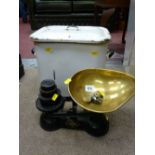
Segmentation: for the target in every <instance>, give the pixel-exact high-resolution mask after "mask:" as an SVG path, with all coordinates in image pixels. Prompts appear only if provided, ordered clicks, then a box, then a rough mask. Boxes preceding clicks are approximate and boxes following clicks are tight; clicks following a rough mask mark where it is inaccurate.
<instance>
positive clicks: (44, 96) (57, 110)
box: [36, 80, 109, 137]
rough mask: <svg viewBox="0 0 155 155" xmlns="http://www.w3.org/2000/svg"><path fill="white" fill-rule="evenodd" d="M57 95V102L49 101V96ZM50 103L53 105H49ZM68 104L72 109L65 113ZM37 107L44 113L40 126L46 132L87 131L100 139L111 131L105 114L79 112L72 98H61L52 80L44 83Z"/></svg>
mask: <svg viewBox="0 0 155 155" xmlns="http://www.w3.org/2000/svg"><path fill="white" fill-rule="evenodd" d="M45 83H46V84H45ZM51 88H52V89H53V90H54V91H52V90H51ZM45 92H46V93H45ZM48 93H49V94H48ZM50 93H52V94H50ZM55 93H56V94H58V96H59V97H58V99H57V101H51V100H50V99H48V95H49V96H51V95H53V94H55ZM49 102H52V103H50V104H49ZM68 102H72V107H71V108H70V109H69V110H67V111H64V105H65V104H68ZM36 107H37V109H38V110H39V111H41V112H42V114H41V116H40V126H41V128H43V129H44V130H46V131H54V130H58V129H60V128H67V129H77V130H85V131H86V132H87V133H88V134H90V135H92V136H96V137H99V136H103V135H105V134H106V133H107V132H108V130H109V120H108V118H107V116H106V115H105V114H99V113H94V112H89V111H86V110H84V109H82V111H78V110H77V104H76V103H75V102H74V101H73V100H72V98H71V97H63V96H61V92H60V90H59V89H57V88H56V85H55V84H54V81H52V80H51V81H50V82H47V80H46V81H45V80H44V81H42V83H41V88H40V95H39V97H38V99H37V101H36Z"/></svg>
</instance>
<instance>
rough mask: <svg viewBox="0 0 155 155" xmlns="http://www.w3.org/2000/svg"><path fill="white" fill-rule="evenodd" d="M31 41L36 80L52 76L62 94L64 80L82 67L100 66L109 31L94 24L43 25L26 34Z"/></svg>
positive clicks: (105, 50) (104, 61) (103, 58)
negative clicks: (28, 34)
mask: <svg viewBox="0 0 155 155" xmlns="http://www.w3.org/2000/svg"><path fill="white" fill-rule="evenodd" d="M30 38H32V40H33V42H34V44H35V48H34V50H35V53H36V56H37V62H38V68H39V72H40V81H41V80H44V79H54V80H55V82H56V84H57V86H58V88H60V90H61V92H62V95H68V94H69V93H68V89H67V85H65V84H64V81H65V80H66V79H68V78H70V77H72V75H74V74H75V73H76V72H77V71H79V70H82V69H86V68H104V65H105V63H106V52H107V41H108V40H110V39H111V36H110V33H109V31H108V30H107V29H106V28H104V27H95V26H46V27H43V28H41V29H39V30H38V31H36V32H34V33H33V34H31V35H30Z"/></svg>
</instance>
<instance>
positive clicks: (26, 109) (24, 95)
mask: <svg viewBox="0 0 155 155" xmlns="http://www.w3.org/2000/svg"><path fill="white" fill-rule="evenodd" d="M38 89H39V83H38V80H37V70H36V69H28V70H26V73H25V76H24V77H23V78H22V79H21V80H20V94H19V97H20V98H19V101H20V113H19V118H20V153H19V154H20V155H134V152H135V150H134V149H135V141H134V140H135V137H134V136H135V135H134V128H135V127H134V124H135V122H134V120H135V116H134V114H135V111H134V99H132V100H131V101H130V103H129V104H126V105H125V106H124V107H122V108H121V109H119V110H118V111H116V112H113V113H111V114H109V119H110V130H109V132H108V134H107V135H106V136H104V137H100V138H95V137H92V136H90V135H88V134H87V133H86V132H84V131H75V130H65V129H60V130H57V131H54V132H47V131H44V130H43V129H41V128H40V126H39V117H40V112H39V111H38V110H37V109H36V108H35V100H36V98H37V95H38V92H39V91H38Z"/></svg>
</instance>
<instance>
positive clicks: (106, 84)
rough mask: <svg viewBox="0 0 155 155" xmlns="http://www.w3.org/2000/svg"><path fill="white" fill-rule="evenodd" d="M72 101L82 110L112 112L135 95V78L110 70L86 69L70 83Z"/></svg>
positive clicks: (74, 76)
mask: <svg viewBox="0 0 155 155" xmlns="http://www.w3.org/2000/svg"><path fill="white" fill-rule="evenodd" d="M68 89H69V93H70V95H71V97H72V99H73V100H74V101H75V102H76V103H77V104H78V105H79V106H81V107H82V108H84V109H86V110H88V111H92V112H96V113H106V112H112V111H115V110H117V109H118V108H120V107H121V106H122V105H124V104H125V103H127V101H128V100H129V99H130V98H131V97H132V96H133V95H134V92H135V80H134V77H133V76H131V75H129V74H127V73H125V72H120V71H115V70H109V69H86V70H82V71H79V72H77V73H76V74H75V75H73V77H72V78H71V82H70V83H69V87H68Z"/></svg>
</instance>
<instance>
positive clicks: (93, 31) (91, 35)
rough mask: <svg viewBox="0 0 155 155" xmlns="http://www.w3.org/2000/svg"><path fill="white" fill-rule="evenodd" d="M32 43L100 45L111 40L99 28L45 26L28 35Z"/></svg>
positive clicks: (107, 32)
mask: <svg viewBox="0 0 155 155" xmlns="http://www.w3.org/2000/svg"><path fill="white" fill-rule="evenodd" d="M30 38H31V39H32V40H33V41H34V42H66V43H67V42H71V43H102V42H105V41H107V40H110V39H111V35H110V33H109V31H108V29H106V28H104V27H99V26H46V27H43V28H41V29H39V30H37V31H36V32H34V33H32V34H31V35H30Z"/></svg>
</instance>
